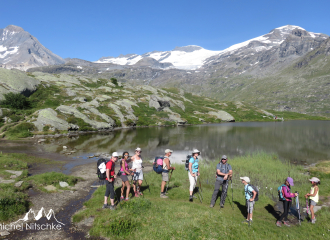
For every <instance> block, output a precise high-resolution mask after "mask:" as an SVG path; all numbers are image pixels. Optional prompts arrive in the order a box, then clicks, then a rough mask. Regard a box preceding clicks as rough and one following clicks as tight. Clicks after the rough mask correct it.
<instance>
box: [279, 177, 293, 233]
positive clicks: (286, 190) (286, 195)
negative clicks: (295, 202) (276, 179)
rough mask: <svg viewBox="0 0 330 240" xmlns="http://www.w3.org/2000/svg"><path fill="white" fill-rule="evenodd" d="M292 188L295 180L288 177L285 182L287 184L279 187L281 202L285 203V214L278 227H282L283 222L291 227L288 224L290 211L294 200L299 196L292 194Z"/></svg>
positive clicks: (280, 218)
mask: <svg viewBox="0 0 330 240" xmlns="http://www.w3.org/2000/svg"><path fill="white" fill-rule="evenodd" d="M291 186H294V184H293V179H292V178H290V177H288V178H287V179H286V180H285V183H284V184H282V185H281V186H279V187H278V189H277V190H278V193H279V199H280V201H282V202H283V209H284V212H283V213H282V215H281V216H280V217H279V219H278V220H277V222H276V226H278V227H281V226H282V224H281V222H282V221H283V220H284V221H283V224H284V225H285V226H287V227H290V225H289V223H288V214H289V209H290V207H291V204H292V198H294V197H296V196H297V195H298V194H297V193H291Z"/></svg>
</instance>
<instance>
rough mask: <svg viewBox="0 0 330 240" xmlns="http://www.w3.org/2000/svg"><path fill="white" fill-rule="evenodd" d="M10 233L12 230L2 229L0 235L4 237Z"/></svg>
mask: <svg viewBox="0 0 330 240" xmlns="http://www.w3.org/2000/svg"><path fill="white" fill-rule="evenodd" d="M9 234H10V232H8V231H1V232H0V236H1V237H2V236H8V235H9Z"/></svg>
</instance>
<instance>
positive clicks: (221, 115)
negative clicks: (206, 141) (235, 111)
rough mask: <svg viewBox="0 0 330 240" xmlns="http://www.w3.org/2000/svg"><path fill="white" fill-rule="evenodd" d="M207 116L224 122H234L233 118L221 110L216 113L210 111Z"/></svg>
mask: <svg viewBox="0 0 330 240" xmlns="http://www.w3.org/2000/svg"><path fill="white" fill-rule="evenodd" d="M208 115H212V116H215V117H216V118H218V119H221V120H222V121H224V122H235V118H234V117H233V116H232V115H230V114H229V113H227V112H225V111H222V110H219V111H217V112H215V111H210V112H208Z"/></svg>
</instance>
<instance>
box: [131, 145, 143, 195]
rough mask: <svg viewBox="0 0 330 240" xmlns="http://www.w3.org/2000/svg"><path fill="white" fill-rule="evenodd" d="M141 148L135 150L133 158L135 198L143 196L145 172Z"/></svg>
mask: <svg viewBox="0 0 330 240" xmlns="http://www.w3.org/2000/svg"><path fill="white" fill-rule="evenodd" d="M141 152H142V151H141V148H139V147H138V148H136V149H135V154H134V156H133V157H131V160H132V169H133V170H134V175H133V189H134V195H135V197H139V195H143V194H142V192H141V191H140V188H141V185H142V181H143V171H142V158H141Z"/></svg>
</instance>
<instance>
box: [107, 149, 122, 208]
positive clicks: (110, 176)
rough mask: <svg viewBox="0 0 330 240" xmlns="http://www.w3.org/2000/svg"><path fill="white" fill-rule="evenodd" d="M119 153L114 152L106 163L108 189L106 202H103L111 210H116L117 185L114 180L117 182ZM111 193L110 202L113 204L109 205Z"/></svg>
mask: <svg viewBox="0 0 330 240" xmlns="http://www.w3.org/2000/svg"><path fill="white" fill-rule="evenodd" d="M118 157H119V155H118V153H117V152H113V153H112V156H111V159H110V161H109V162H107V164H106V175H107V178H106V179H105V181H106V190H105V195H104V204H103V208H110V209H111V210H115V209H116V208H115V194H116V193H115V186H114V182H115V178H117V176H116V175H115V164H116V162H117V160H118ZM109 195H110V202H111V205H110V207H109V205H108V197H109Z"/></svg>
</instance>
